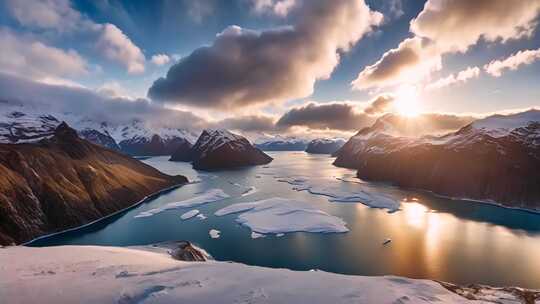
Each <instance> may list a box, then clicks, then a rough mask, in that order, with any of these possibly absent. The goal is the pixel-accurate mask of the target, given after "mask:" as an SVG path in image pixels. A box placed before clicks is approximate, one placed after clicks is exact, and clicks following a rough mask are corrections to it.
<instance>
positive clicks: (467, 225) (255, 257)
mask: <svg viewBox="0 0 540 304" xmlns="http://www.w3.org/2000/svg"><path fill="white" fill-rule="evenodd" d="M269 154H271V156H272V157H274V158H275V159H274V161H273V162H272V163H271V164H269V165H268V166H259V167H253V168H246V169H241V170H233V171H221V172H210V173H206V172H197V171H195V170H193V169H192V168H191V166H190V164H187V163H175V162H169V161H167V157H153V158H148V159H145V160H144V162H146V163H148V164H150V165H152V166H154V167H156V168H158V169H160V170H162V171H163V172H166V173H169V174H183V175H186V176H187V177H188V178H189V179H190V180H197V179H199V180H201V181H200V182H199V183H194V184H189V185H186V186H183V187H180V188H178V189H175V190H173V191H170V192H167V193H165V194H163V195H161V196H159V197H157V198H155V199H152V200H149V201H148V202H145V203H143V204H141V205H139V206H138V207H136V208H133V209H131V210H129V211H126V212H125V213H122V214H119V215H116V216H113V217H111V218H108V219H106V220H103V221H101V222H98V223H95V224H93V225H90V226H87V227H84V228H81V229H79V230H75V231H71V232H67V233H63V234H59V235H55V236H51V237H48V238H44V239H40V240H38V241H35V242H34V243H32V244H31V245H32V246H51V245H71V244H77V245H115V246H130V245H143V244H150V243H156V242H161V241H169V240H190V241H192V242H194V243H196V244H198V245H199V246H201V247H203V248H204V249H206V250H207V251H208V252H209V253H210V254H211V255H212V256H213V257H214V258H215V259H217V260H230V261H236V262H242V263H246V264H250V265H260V266H268V267H279V268H289V269H295V270H309V269H321V270H326V271H331V272H337V273H344V274H357V275H385V274H394V275H401V276H407V277H413V278H429V279H437V280H444V281H449V282H455V283H462V284H463V283H482V284H490V285H495V286H508V285H514V286H522V287H528V288H540V215H539V214H534V213H530V212H525V211H519V210H511V209H505V208H500V207H496V206H492V205H487V204H481V203H475V202H471V201H463V200H452V199H446V198H441V197H437V196H434V195H432V194H430V193H427V192H423V191H411V190H403V189H398V188H395V187H391V186H389V185H382V184H371V183H365V182H364V183H363V184H358V182H362V181H358V180H355V178H354V174H355V172H354V171H353V170H349V169H343V168H336V167H334V166H332V164H331V163H332V160H333V159H331V158H330V157H328V156H324V155H309V154H306V153H303V152H272V153H269ZM291 176H302V177H304V178H308V179H310V180H312V181H313V182H314V183H319V184H321V185H335V186H337V187H340V189H342V190H354V189H355V187H369V188H370V189H371V190H372V191H376V192H379V193H384V194H386V195H391V196H393V197H396V198H399V199H403V200H404V201H403V202H402V206H401V209H400V210H399V211H397V212H394V213H388V212H387V211H386V210H381V209H373V208H369V207H366V206H364V205H363V204H361V203H336V202H329V201H328V198H327V197H325V196H317V195H313V194H310V193H308V192H306V191H302V192H299V191H295V190H293V187H292V186H291V185H289V184H287V183H282V182H278V181H277V177H291ZM338 178H344V179H346V180H348V181H351V182H344V181H341V180H338ZM235 184H236V185H235ZM238 185H240V186H238ZM250 186H255V187H256V188H257V189H258V192H256V193H254V194H252V195H248V196H245V197H241V193H242V192H243V191H245V190H246V188H248V187H250ZM212 188H220V189H223V190H224V191H225V192H226V193H228V194H229V195H230V196H231V198H228V199H225V200H222V201H219V202H215V203H211V204H207V205H204V206H199V207H196V209H199V210H200V211H201V212H202V213H203V214H205V215H206V216H207V217H208V218H207V219H206V220H199V219H197V218H193V219H190V220H188V221H181V220H180V215H181V214H183V213H184V212H187V211H188V210H190V209H184V210H170V211H166V212H163V213H160V214H156V215H154V216H151V217H146V218H134V216H135V215H137V214H139V213H140V212H142V211H146V210H149V209H152V208H156V207H159V206H162V205H164V204H167V203H170V202H174V201H178V200H182V199H186V198H190V197H193V196H194V195H197V193H199V192H204V191H206V190H208V189H212ZM270 197H285V198H294V199H296V200H300V201H303V202H305V204H308V205H310V206H312V207H315V208H318V209H320V210H323V211H326V212H327V213H330V214H332V215H335V216H338V217H341V218H343V219H344V220H345V221H346V222H347V225H348V228H349V229H350V231H349V232H347V233H342V234H316V233H291V234H286V235H285V236H283V237H279V238H278V237H275V236H267V237H265V238H259V239H251V237H250V235H251V232H250V230H249V229H248V228H246V227H241V226H239V225H237V224H236V223H235V221H234V219H235V217H236V215H228V216H224V217H216V216H214V215H213V213H214V212H215V211H216V210H218V209H220V208H223V207H225V206H227V205H230V204H233V203H237V202H247V201H254V200H259V199H264V198H270ZM413 198H414V200H412V199H413ZM210 229H218V230H220V231H221V237H220V238H219V239H211V238H210V237H209V234H208V231H209V230H210ZM386 238H391V239H392V242H391V243H390V244H388V245H383V244H382V243H383V241H384V240H385V239H386Z"/></svg>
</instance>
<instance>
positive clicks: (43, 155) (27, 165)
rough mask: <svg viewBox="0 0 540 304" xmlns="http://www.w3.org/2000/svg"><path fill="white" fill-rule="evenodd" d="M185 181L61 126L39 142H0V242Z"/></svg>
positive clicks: (92, 216) (87, 217) (66, 224)
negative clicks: (83, 138) (88, 140)
mask: <svg viewBox="0 0 540 304" xmlns="http://www.w3.org/2000/svg"><path fill="white" fill-rule="evenodd" d="M185 182H187V179H186V178H185V177H183V176H168V175H165V174H163V173H161V172H159V171H157V170H156V169H154V168H152V167H150V166H148V165H146V164H144V163H142V162H139V161H137V160H134V159H132V158H130V157H128V156H125V155H122V154H120V153H118V152H115V151H113V150H110V149H106V148H103V147H101V146H98V145H95V144H92V143H90V142H87V141H85V140H82V139H80V138H79V137H78V136H77V133H76V131H75V130H73V129H71V128H69V127H68V126H67V124H65V123H62V124H60V125H59V126H58V127H57V129H56V130H55V131H54V133H53V134H52V136H51V137H50V138H48V139H43V140H41V141H40V142H38V143H31V144H30V143H28V144H15V145H14V144H0V244H10V243H21V242H25V241H28V240H30V239H32V238H35V237H37V236H40V235H43V234H47V233H51V232H55V231H58V230H63V229H66V228H70V227H74V226H78V225H81V224H84V223H87V222H90V221H93V220H96V219H98V218H101V217H103V216H105V215H108V214H111V213H113V212H115V211H118V210H121V209H123V208H126V207H128V206H131V205H132V204H134V203H136V202H138V201H139V200H141V199H142V198H144V197H145V196H147V195H149V194H151V193H154V192H157V191H159V190H162V189H165V188H167V187H171V186H174V185H179V184H181V183H185Z"/></svg>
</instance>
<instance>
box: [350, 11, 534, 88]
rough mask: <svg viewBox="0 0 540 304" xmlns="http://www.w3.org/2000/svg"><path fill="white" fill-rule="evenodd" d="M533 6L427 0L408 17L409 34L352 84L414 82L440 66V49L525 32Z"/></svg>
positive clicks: (529, 27)
mask: <svg viewBox="0 0 540 304" xmlns="http://www.w3.org/2000/svg"><path fill="white" fill-rule="evenodd" d="M539 11H540V1H537V0H534V1H530V0H516V1H507V0H477V1H470V0H454V1H442V0H428V1H427V2H426V4H425V5H424V9H423V10H422V11H421V12H420V14H419V15H418V16H417V17H416V18H415V19H413V20H412V21H411V25H410V31H411V33H413V34H414V35H415V36H414V37H412V38H407V39H405V40H404V41H402V42H401V43H400V44H399V46H398V47H397V48H395V49H392V50H389V51H387V52H386V53H385V54H383V56H382V57H381V59H380V60H379V61H377V62H376V63H375V64H373V65H370V66H367V67H366V68H364V70H362V71H361V72H360V73H359V74H358V77H357V78H356V79H355V80H354V81H353V82H352V85H353V88H355V89H359V90H364V89H369V88H381V87H387V86H392V85H397V84H403V83H417V82H419V81H421V80H423V79H425V78H427V76H429V75H430V74H431V73H432V72H433V71H436V70H440V69H441V67H442V65H441V56H442V55H444V54H448V53H454V52H466V51H467V50H468V48H469V47H470V46H472V45H474V44H476V43H477V42H478V41H479V40H480V39H483V40H485V41H488V42H499V41H500V42H506V41H508V40H510V39H517V38H522V37H530V36H531V35H532V33H533V31H534V29H535V27H536V25H537V16H538V14H539Z"/></svg>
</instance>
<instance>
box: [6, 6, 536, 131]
mask: <svg viewBox="0 0 540 304" xmlns="http://www.w3.org/2000/svg"><path fill="white" fill-rule="evenodd" d="M539 21H540V0H514V1H508V0H477V1H469V0H427V1H422V0H378V1H376V0H365V1H364V0H333V1H323V0H228V1H227V0H221V1H220V0H197V1H195V0H193V1H188V0H176V1H173V0H156V1H140V0H95V1H88V0H86V1H84V0H25V1H19V0H0V52H1V57H0V99H2V100H16V101H18V102H21V103H28V104H32V105H34V106H40V105H41V106H46V107H47V108H54V109H57V110H62V111H74V112H81V113H83V114H87V115H89V116H96V117H99V118H100V119H107V120H112V121H118V122H120V121H128V120H130V119H132V118H141V119H144V120H147V121H149V122H152V123H155V124H166V125H168V126H174V127H179V128H194V129H197V128H205V127H223V128H229V129H233V130H239V131H241V132H251V131H253V132H267V133H273V134H284V133H302V132H323V133H325V134H333V133H335V134H339V133H344V132H345V133H350V132H354V131H356V130H358V129H359V128H361V127H365V126H368V125H370V124H371V123H373V122H374V120H375V119H376V118H377V117H379V116H381V115H385V114H386V113H397V114H401V115H402V116H405V117H408V118H410V119H415V118H416V117H419V116H423V117H429V119H430V120H440V121H437V123H435V124H434V125H441V126H444V129H445V130H446V129H452V128H457V127H459V126H462V125H463V124H464V123H465V122H466V121H468V119H469V118H470V117H480V116H483V115H488V114H490V113H497V112H508V111H518V110H523V109H528V108H533V107H537V108H538V107H539V106H540V102H539V100H540V90H539V86H538V84H539V83H540V33H539V27H540V26H539ZM419 121H420V120H419ZM441 121H442V122H441ZM439 122H441V123H439Z"/></svg>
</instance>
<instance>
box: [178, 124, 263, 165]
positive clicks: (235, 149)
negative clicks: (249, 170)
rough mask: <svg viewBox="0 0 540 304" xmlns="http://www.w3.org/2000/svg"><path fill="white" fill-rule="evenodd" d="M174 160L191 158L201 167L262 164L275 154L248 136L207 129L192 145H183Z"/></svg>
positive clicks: (189, 159)
mask: <svg viewBox="0 0 540 304" xmlns="http://www.w3.org/2000/svg"><path fill="white" fill-rule="evenodd" d="M171 161H191V162H192V163H193V168H195V169H201V170H215V169H229V168H237V167H245V166H253V165H263V164H267V163H269V162H271V161H272V158H271V157H270V156H268V155H266V154H265V153H264V152H262V151H261V150H259V149H258V148H256V147H254V146H253V145H252V144H251V143H250V142H249V140H247V139H246V138H245V137H243V136H240V135H237V134H234V133H231V132H229V131H227V130H212V129H209V130H204V131H203V132H202V133H201V136H199V139H197V142H196V143H195V145H193V147H191V148H189V147H188V146H182V147H180V148H179V149H178V150H177V151H176V152H175V153H173V155H172V156H171Z"/></svg>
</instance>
